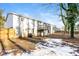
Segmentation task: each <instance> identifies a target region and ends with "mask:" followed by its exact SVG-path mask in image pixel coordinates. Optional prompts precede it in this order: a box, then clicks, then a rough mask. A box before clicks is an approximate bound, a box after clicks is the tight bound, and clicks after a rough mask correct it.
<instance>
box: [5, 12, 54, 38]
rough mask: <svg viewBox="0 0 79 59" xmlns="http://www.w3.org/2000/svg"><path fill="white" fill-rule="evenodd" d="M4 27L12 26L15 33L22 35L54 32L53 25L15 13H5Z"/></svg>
mask: <svg viewBox="0 0 79 59" xmlns="http://www.w3.org/2000/svg"><path fill="white" fill-rule="evenodd" d="M5 27H7V28H14V29H15V31H16V35H17V36H22V37H28V36H29V34H31V35H33V36H47V35H49V34H52V33H53V32H54V30H53V25H51V24H48V23H45V22H42V21H39V20H35V19H32V18H30V17H26V16H23V15H19V14H16V13H8V14H7V17H6V23H5Z"/></svg>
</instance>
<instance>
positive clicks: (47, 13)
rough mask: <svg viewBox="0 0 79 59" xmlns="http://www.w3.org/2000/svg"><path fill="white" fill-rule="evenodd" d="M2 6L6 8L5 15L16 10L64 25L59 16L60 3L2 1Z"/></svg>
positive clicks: (19, 12)
mask: <svg viewBox="0 0 79 59" xmlns="http://www.w3.org/2000/svg"><path fill="white" fill-rule="evenodd" d="M0 8H1V9H3V10H4V15H5V16H6V15H7V13H10V12H15V13H17V14H22V15H25V16H29V17H32V18H35V19H37V20H41V21H44V22H47V23H50V24H53V25H56V26H57V27H62V26H63V24H62V21H61V18H60V17H59V15H60V10H59V6H58V4H46V3H45V4H42V3H17V4H15V3H2V4H1V3H0Z"/></svg>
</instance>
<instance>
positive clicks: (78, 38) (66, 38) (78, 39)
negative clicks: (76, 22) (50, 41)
mask: <svg viewBox="0 0 79 59" xmlns="http://www.w3.org/2000/svg"><path fill="white" fill-rule="evenodd" d="M74 36H75V38H70V36H69V34H68V33H65V34H64V33H61V32H56V33H54V34H52V35H50V36H49V37H52V38H58V39H63V41H65V42H68V43H73V44H74V45H78V46H79V33H77V34H75V35H74Z"/></svg>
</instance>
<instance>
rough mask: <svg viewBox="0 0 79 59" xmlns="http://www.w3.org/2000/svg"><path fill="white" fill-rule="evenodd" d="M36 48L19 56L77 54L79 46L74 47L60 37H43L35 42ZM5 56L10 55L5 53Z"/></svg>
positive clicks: (78, 53)
mask: <svg viewBox="0 0 79 59" xmlns="http://www.w3.org/2000/svg"><path fill="white" fill-rule="evenodd" d="M35 48H36V49H35V50H33V51H32V52H30V53H27V52H26V53H23V54H22V55H21V56H79V47H74V46H72V45H69V44H67V43H65V42H63V41H62V39H52V38H48V39H45V41H43V42H39V43H37V44H36V47H35ZM6 56H11V54H7V55H6Z"/></svg>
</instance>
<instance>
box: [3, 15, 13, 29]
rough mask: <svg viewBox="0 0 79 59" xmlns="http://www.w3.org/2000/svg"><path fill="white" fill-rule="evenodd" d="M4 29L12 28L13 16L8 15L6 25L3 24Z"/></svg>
mask: <svg viewBox="0 0 79 59" xmlns="http://www.w3.org/2000/svg"><path fill="white" fill-rule="evenodd" d="M4 26H5V27H6V28H10V27H13V15H11V14H9V15H8V17H7V20H6V23H5V24H4Z"/></svg>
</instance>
